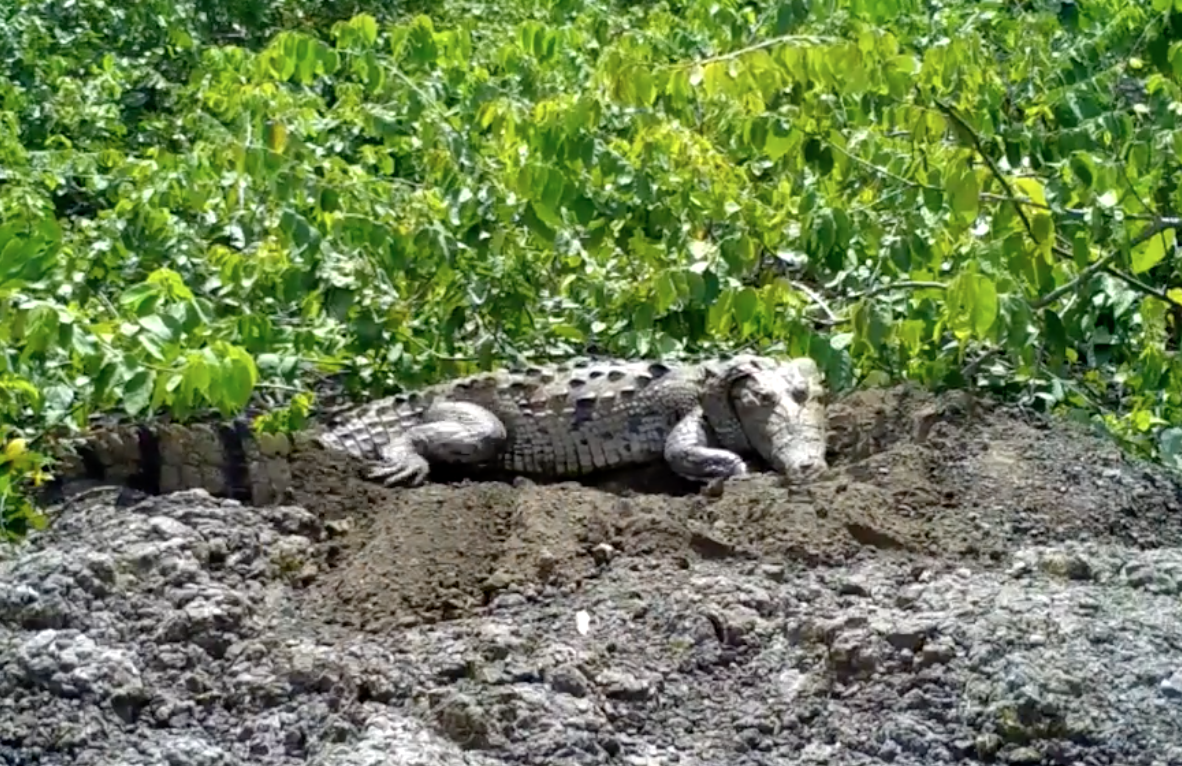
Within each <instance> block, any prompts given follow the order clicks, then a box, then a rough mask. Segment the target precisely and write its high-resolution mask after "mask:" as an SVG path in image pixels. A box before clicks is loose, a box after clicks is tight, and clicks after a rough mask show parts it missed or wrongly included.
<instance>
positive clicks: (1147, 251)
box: [1132, 229, 1175, 274]
mask: <svg viewBox="0 0 1182 766" xmlns="http://www.w3.org/2000/svg"><path fill="white" fill-rule="evenodd" d="M1174 236H1175V234H1174V229H1166V230H1165V231H1163V232H1160V233H1159V234H1157V235H1155V236H1153V237H1151V238H1150V239H1148V240H1146V241H1145V242H1142V243H1141V244H1139V245H1137V246H1136V247H1134V248H1133V252H1132V268H1133V273H1134V274H1143V273H1145V272H1146V271H1149V270H1150V269H1152V268H1153V267H1154V266H1156V265H1157V264H1159V263H1161V262H1162V259H1163V258H1165V257H1166V253H1167V252H1170V251H1172V250H1173V249H1174Z"/></svg>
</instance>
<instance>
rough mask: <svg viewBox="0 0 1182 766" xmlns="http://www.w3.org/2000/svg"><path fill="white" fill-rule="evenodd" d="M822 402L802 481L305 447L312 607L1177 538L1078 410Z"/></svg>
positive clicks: (953, 401)
mask: <svg viewBox="0 0 1182 766" xmlns="http://www.w3.org/2000/svg"><path fill="white" fill-rule="evenodd" d="M829 421H830V431H831V433H830V440H829V441H830V450H829V463H830V470H829V471H828V473H827V474H826V475H825V476H823V477H821V478H820V479H819V480H817V481H813V482H810V483H809V484H808V485H807V486H798V487H793V486H790V485H786V484H785V482H784V481H782V480H781V479H780V477H777V476H774V475H771V474H768V473H753V474H752V475H751V477H749V478H745V479H742V480H735V481H731V482H729V483H728V484H727V485H726V488H725V491H724V492H723V493H722V495H721V497H707V496H705V495H704V494H702V493H697V492H694V490H695V488H694V487H693V486H692V485H689V484H688V483H687V482H681V481H680V480H679V479H678V478H677V477H675V476H674V475H672V473H671V472H669V471H668V470H667V469H665V468H664V467H657V468H653V469H648V470H646V471H643V472H630V473H625V474H617V475H613V476H608V477H606V478H601V479H596V480H594V481H592V482H584V483H574V482H568V483H561V484H550V485H538V484H535V483H533V482H531V481H528V480H518V481H516V482H513V483H508V482H471V481H459V482H455V483H452V484H438V483H431V484H428V485H427V486H424V487H421V488H418V489H413V490H387V489H385V488H383V487H380V486H375V485H373V484H372V483H369V482H366V481H364V480H362V479H361V478H359V466H358V465H357V464H356V463H353V462H349V463H342V462H341V460H340V458H339V456H330V455H326V454H324V453H310V454H306V455H303V456H301V458H300V463H299V467H298V468H297V470H295V471H294V472H293V473H294V474H295V475H296V476H297V477H299V479H298V484H297V487H296V491H295V493H294V498H293V499H294V500H295V502H296V503H298V504H299V505H301V506H303V507H305V508H308V509H309V510H311V511H313V512H314V513H316V514H318V515H319V516H321V518H324V519H327V520H330V521H340V522H342V523H341V525H340V527H339V528H338V529H339V531H341V532H342V534H340V536H339V537H336V538H335V539H334V540H333V541H332V542H331V543H329V544H328V545H327V546H326V548H325V561H326V562H327V566H326V570H325V571H324V572H322V573H320V574H319V576H318V577H317V578H316V579H315V581H314V582H313V583H312V584H311V585H310V587H309V589H308V591H307V593H306V594H305V598H306V601H305V603H304V606H305V607H306V608H307V609H309V610H310V611H311V612H312V613H315V614H317V615H320V616H321V617H322V618H323V619H324V620H326V621H328V622H330V623H336V624H340V625H344V626H348V627H351V628H357V629H361V630H372V631H378V632H385V631H387V630H390V629H391V628H393V627H398V626H402V627H406V626H409V625H413V624H415V623H417V622H420V621H424V620H425V621H434V620H438V619H449V618H455V617H461V616H470V615H473V614H478V613H480V610H481V608H482V607H483V606H484V605H486V604H487V603H488V602H489V600H490V599H491V598H493V597H495V595H496V594H497V593H498V592H501V591H504V590H520V591H523V592H533V591H536V590H537V589H538V588H539V587H543V586H557V587H564V586H577V585H578V584H579V583H580V582H582V581H583V580H585V579H586V578H588V577H594V576H595V574H596V573H597V572H598V571H599V569H600V566H601V563H602V561H603V559H604V557H605V555H606V554H607V552H608V551H611V552H612V553H613V554H615V553H619V554H624V555H627V556H632V557H643V558H645V559H646V560H648V561H649V562H650V563H652V562H655V561H658V560H659V561H667V562H686V561H690V560H699V559H740V560H742V559H746V560H751V561H791V562H795V563H798V564H803V565H806V566H816V565H826V566H839V565H850V564H853V563H856V562H857V561H859V560H861V559H863V558H864V557H866V556H881V555H890V554H922V555H926V556H932V557H936V558H939V559H940V560H942V561H944V562H947V563H948V564H949V565H954V564H955V563H956V562H957V561H960V560H964V561H972V562H974V563H979V564H990V563H999V562H1003V561H1005V560H1006V559H1007V557H1008V555H1009V553H1010V552H1012V551H1013V550H1014V549H1015V547H1017V546H1019V545H1029V544H1046V543H1054V542H1071V541H1075V542H1079V541H1110V542H1117V543H1120V544H1124V545H1130V546H1135V547H1161V546H1178V545H1180V544H1182V514H1180V513H1179V508H1182V494H1180V493H1179V491H1178V488H1177V487H1176V486H1175V485H1174V483H1173V482H1172V481H1171V480H1170V479H1169V478H1167V477H1166V476H1164V475H1163V474H1161V473H1159V472H1158V471H1151V470H1149V469H1148V468H1139V467H1135V466H1130V465H1128V464H1127V458H1125V457H1124V456H1123V455H1122V453H1121V452H1120V451H1119V450H1118V449H1117V447H1116V446H1114V445H1112V444H1110V443H1106V442H1105V441H1103V440H1101V439H1100V438H1098V437H1096V436H1094V435H1092V434H1090V433H1088V432H1087V431H1086V430H1085V429H1084V428H1083V427H1077V426H1074V425H1072V424H1069V423H1064V422H1056V421H1052V420H1050V419H1047V418H1045V417H1042V416H1039V415H1037V414H1034V413H1029V412H1022V411H1019V410H1016V409H1013V408H1002V407H994V406H990V404H989V403H987V402H981V401H980V400H977V399H971V398H969V397H968V396H967V395H965V394H963V393H954V394H950V395H946V396H943V397H935V396H932V395H930V394H927V393H925V392H920V391H917V390H915V389H912V388H909V387H899V388H893V389H888V390H881V389H880V390H869V391H863V392H858V393H855V394H853V395H851V396H849V397H846V398H844V399H843V400H841V401H839V402H836V403H834V404H832V405H831V407H830V418H829ZM1130 470H1131V471H1133V474H1129V473H1128V471H1130ZM1130 475H1135V476H1136V479H1130V478H1129V476H1130ZM589 485H590V486H589ZM691 493H692V494H691Z"/></svg>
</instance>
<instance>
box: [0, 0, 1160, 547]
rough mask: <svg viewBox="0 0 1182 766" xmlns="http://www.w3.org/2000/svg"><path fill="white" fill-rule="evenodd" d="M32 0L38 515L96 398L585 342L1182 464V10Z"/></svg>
mask: <svg viewBox="0 0 1182 766" xmlns="http://www.w3.org/2000/svg"><path fill="white" fill-rule="evenodd" d="M0 14H2V15H0V59H2V60H4V61H6V62H10V66H9V67H8V68H7V70H6V71H3V72H0V102H2V103H3V112H2V114H0V218H2V223H0V312H2V316H0V351H2V353H3V359H2V364H3V369H0V409H2V412H3V415H2V416H0V421H2V422H0V429H2V430H0V444H4V445H6V446H5V450H4V452H3V453H2V455H0V462H2V464H3V471H4V473H3V474H2V478H0V496H2V497H3V502H4V507H3V509H2V510H0V515H2V518H3V519H4V524H5V527H4V528H5V531H6V533H7V534H9V535H14V536H19V535H20V534H21V533H23V531H24V529H25V527H26V526H27V524H28V523H30V522H32V521H35V517H34V516H33V515H31V509H30V507H29V506H28V504H27V503H26V501H24V500H23V499H22V497H23V495H21V494H20V493H19V492H17V491H16V490H17V489H18V485H19V484H20V483H21V482H23V481H25V480H28V479H37V478H38V477H39V475H40V470H41V468H42V467H43V466H44V460H43V454H44V453H45V452H47V451H48V450H47V445H46V444H45V442H44V439H43V437H44V435H45V434H47V433H51V432H54V431H55V430H58V431H60V430H61V429H66V430H69V429H77V428H79V427H80V426H82V425H83V424H84V423H85V421H86V419H87V418H88V417H89V416H90V415H91V414H92V413H95V412H106V411H122V412H125V413H127V414H129V415H131V416H135V417H144V416H147V415H149V414H150V413H152V412H156V411H161V410H167V411H169V412H170V413H172V414H173V415H174V416H177V417H187V416H189V415H190V414H192V413H193V412H195V411H197V410H200V409H205V408H213V409H216V410H219V411H220V412H221V413H223V414H231V413H234V412H237V411H239V410H241V408H242V407H243V406H244V405H245V404H246V403H247V401H248V399H250V397H251V396H252V394H253V392H257V391H258V390H259V389H260V388H263V389H272V390H280V391H297V390H306V389H307V387H308V385H309V382H310V381H311V380H312V379H313V376H315V375H320V374H324V373H326V372H334V373H339V374H340V376H341V377H343V379H344V380H345V381H347V382H348V384H349V385H350V387H351V388H352V389H353V390H355V391H360V390H364V391H369V392H373V393H381V392H385V391H386V390H389V389H390V388H391V387H393V386H399V385H413V384H419V383H424V382H429V381H432V380H435V379H438V378H439V377H441V376H444V375H450V374H457V373H463V372H470V371H473V370H476V369H480V368H486V367H489V366H491V365H494V364H497V363H502V362H514V361H520V360H522V359H524V358H532V359H539V358H554V357H564V356H570V355H577V354H580V353H585V352H588V351H594V352H600V353H611V354H619V355H625V356H636V355H652V356H656V355H660V356H666V357H682V356H694V355H701V354H706V353H711V352H714V351H718V350H730V349H736V348H739V347H744V348H753V349H759V350H763V351H767V352H770V353H775V354H811V355H812V356H814V357H815V358H816V359H818V361H819V362H820V363H821V364H822V366H823V367H824V369H825V370H826V372H827V374H828V378H829V384H830V386H831V387H832V388H834V389H835V390H838V391H840V390H843V389H846V388H849V387H851V386H854V385H874V384H879V383H882V382H887V381H893V380H897V379H900V378H908V379H912V380H915V381H919V382H921V383H923V384H925V385H930V386H933V387H944V386H974V387H983V388H987V389H992V390H993V391H995V392H998V393H1002V394H1004V395H1006V396H1008V397H1011V398H1017V399H1019V400H1023V401H1027V402H1030V403H1032V404H1038V405H1040V406H1047V407H1052V408H1057V409H1063V410H1067V411H1070V412H1073V413H1076V414H1078V415H1082V416H1083V417H1085V418H1091V419H1093V420H1094V421H1095V422H1097V423H1099V424H1102V425H1103V426H1104V427H1106V428H1107V429H1109V430H1110V431H1111V432H1112V433H1114V434H1115V435H1116V436H1117V437H1118V438H1120V439H1122V440H1123V441H1124V442H1125V443H1126V444H1127V445H1128V446H1129V447H1131V448H1133V449H1135V450H1138V451H1140V452H1142V453H1145V454H1152V455H1156V456H1158V457H1160V458H1162V459H1163V460H1165V461H1167V462H1176V461H1177V460H1178V459H1179V455H1180V454H1182V363H1180V362H1179V359H1178V355H1177V348H1178V340H1179V338H1180V337H1182V272H1180V264H1179V259H1177V258H1176V257H1175V252H1174V247H1175V244H1174V242H1175V240H1174V237H1175V226H1176V224H1177V223H1178V221H1179V218H1178V215H1179V213H1178V210H1179V208H1180V207H1182V191H1180V190H1179V183H1178V181H1179V176H1180V161H1179V157H1180V154H1182V125H1180V117H1182V90H1180V85H1182V0H1152V2H1143V1H1142V2H1134V1H1133V0H1079V2H1070V1H1068V2H1050V1H1049V0H1027V1H1026V2H1020V1H1017V0H1008V1H1006V2H975V1H973V2H970V1H969V0H927V1H922V2H921V1H920V0H823V1H822V2H811V3H810V2H804V1H803V0H783V2H780V3H778V4H777V3H775V2H765V1H763V0H751V1H750V2H743V1H742V0H658V1H657V2H650V3H644V4H631V3H629V2H627V1H626V0H617V1H616V2H611V1H610V0H511V1H510V0H506V2H503V3H499V4H494V3H486V2H483V1H482V0H444V2H442V4H441V5H440V6H439V7H423V8H407V7H405V6H398V7H394V5H393V4H386V3H382V2H376V3H369V4H363V3H360V2H354V3H351V4H349V3H346V4H342V3H329V2H324V1H323V0H322V1H321V2H317V0H285V1H284V2H280V3H266V4H263V3H250V2H233V0H220V1H219V2H197V0H143V1H142V2H138V3H132V4H115V3H109V2H107V0H15V2H13V3H9V4H7V5H6V6H5V10H3V11H0ZM299 401H300V402H301V403H302V404H303V405H306V403H307V400H306V398H305V399H299ZM280 421H281V422H287V421H284V420H283V419H282V417H280V418H279V420H278V421H274V422H280ZM274 422H272V425H274Z"/></svg>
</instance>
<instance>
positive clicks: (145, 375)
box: [121, 370, 156, 418]
mask: <svg viewBox="0 0 1182 766" xmlns="http://www.w3.org/2000/svg"><path fill="white" fill-rule="evenodd" d="M155 385H156V373H154V372H153V371H151V370H139V371H137V372H136V373H135V374H134V375H132V376H131V378H130V379H129V380H128V381H127V382H126V383H124V384H123V390H122V392H121V393H122V398H123V409H124V411H125V412H126V413H127V414H128V415H129V416H131V417H133V418H134V417H136V416H137V415H139V414H140V413H141V412H143V411H144V410H145V409H147V408H148V404H149V402H150V401H151V398H152V389H153V388H154V387H155Z"/></svg>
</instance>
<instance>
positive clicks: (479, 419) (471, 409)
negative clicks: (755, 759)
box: [366, 402, 508, 487]
mask: <svg viewBox="0 0 1182 766" xmlns="http://www.w3.org/2000/svg"><path fill="white" fill-rule="evenodd" d="M422 420H423V422H422V423H419V424H417V425H414V426H411V427H410V428H408V429H407V430H406V432H405V433H403V434H401V435H399V436H397V437H395V438H393V439H391V440H390V441H389V442H388V443H387V444H385V445H383V446H382V447H381V448H379V450H378V461H377V465H375V466H374V467H373V468H371V469H370V470H369V471H367V472H366V477H367V478H369V479H370V480H372V481H377V482H380V483H382V484H384V485H385V486H387V487H393V486H397V485H399V484H407V485H410V486H418V485H420V484H422V483H423V482H424V481H426V480H427V474H428V473H429V472H430V464H431V463H452V464H467V465H475V464H478V463H486V462H489V461H491V460H493V459H494V458H495V457H496V456H497V454H498V453H499V452H500V451H501V449H503V448H504V446H505V443H506V442H507V441H508V435H507V432H506V430H505V424H504V423H502V422H501V420H500V418H498V417H497V416H496V415H494V414H492V413H491V412H489V411H488V410H486V409H485V408H484V407H481V406H480V405H478V404H473V403H471V402H437V403H435V404H433V405H431V406H430V407H429V408H428V409H427V410H426V412H424V413H423V416H422Z"/></svg>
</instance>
